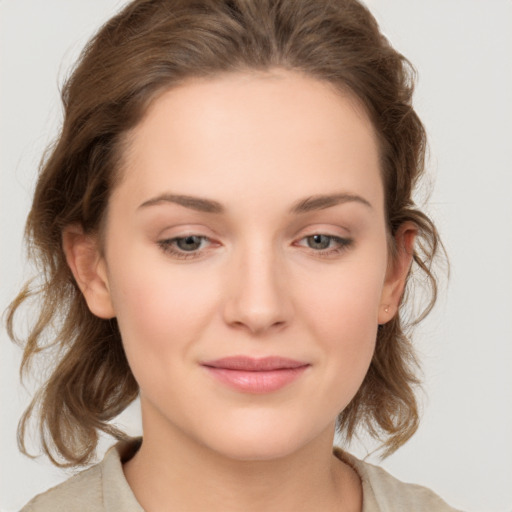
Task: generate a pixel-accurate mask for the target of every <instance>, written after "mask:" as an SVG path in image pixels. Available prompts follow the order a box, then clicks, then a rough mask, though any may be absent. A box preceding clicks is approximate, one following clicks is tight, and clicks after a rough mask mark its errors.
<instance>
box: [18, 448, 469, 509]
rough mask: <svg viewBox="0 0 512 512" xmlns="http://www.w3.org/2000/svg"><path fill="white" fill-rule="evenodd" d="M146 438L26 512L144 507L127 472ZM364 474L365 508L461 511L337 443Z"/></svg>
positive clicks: (112, 452) (29, 506)
mask: <svg viewBox="0 0 512 512" xmlns="http://www.w3.org/2000/svg"><path fill="white" fill-rule="evenodd" d="M140 443H141V440H140V439H136V440H133V441H130V442H121V443H118V444H116V445H115V446H113V447H112V448H110V450H109V451H108V452H107V453H106V455H105V458H104V459H103V461H102V462H100V463H99V464H96V465H95V466H92V467H90V468H89V469H86V470H85V471H82V472H81V473H78V474H77V475H75V476H73V477H71V478H70V479H69V480H67V481H65V482H63V483H62V484H60V485H57V486H56V487H53V488H52V489H50V490H48V491H46V492H44V493H43V494H39V495H38V496H36V497H35V498H34V499H32V500H31V501H30V502H29V503H27V505H25V507H23V509H22V510H21V512H83V511H87V512H144V509H143V508H142V507H141V506H140V504H139V503H138V502H137V499H136V498H135V496H134V494H133V492H132V490H131V489H130V486H129V485H128V482H127V481H126V479H125V477H124V473H123V466H122V464H123V462H126V461H127V460H129V459H130V458H131V457H132V456H133V455H134V454H135V452H136V451H137V450H138V448H139V446H140ZM334 453H335V454H336V456H337V457H338V458H340V459H341V460H342V461H344V462H346V463H347V464H349V465H350V466H351V467H352V468H353V469H354V470H355V471H356V472H357V473H358V475H359V477H360V478H361V482H362V486H363V510H362V512H457V510H456V509H454V508H452V507H450V506H448V505H447V504H446V503H445V502H444V501H443V500H442V499H441V498H440V497H439V496H437V494H435V493H434V492H432V491H431V490H430V489H427V488H426V487H422V486H420V485H415V484H406V483H404V482H401V481H400V480H397V479H396V478H395V477H393V476H391V475H390V474H389V473H388V472H386V471H385V470H383V469H382V468H380V467H378V466H374V465H372V464H368V463H366V462H363V461H361V460H359V459H357V458H355V457H353V456H352V455H350V454H348V453H346V452H343V451H341V450H339V449H335V450H334ZM459 512H460V511H459Z"/></svg>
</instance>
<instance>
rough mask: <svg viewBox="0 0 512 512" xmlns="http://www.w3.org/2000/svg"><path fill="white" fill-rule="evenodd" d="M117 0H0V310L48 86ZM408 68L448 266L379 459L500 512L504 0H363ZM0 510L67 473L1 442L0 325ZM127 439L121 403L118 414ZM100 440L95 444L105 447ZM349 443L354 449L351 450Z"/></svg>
mask: <svg viewBox="0 0 512 512" xmlns="http://www.w3.org/2000/svg"><path fill="white" fill-rule="evenodd" d="M123 3H124V2H123V1H121V0H72V1H70V0H45V1H44V2H42V1H40V0H2V1H1V3H0V44H1V53H0V58H1V67H0V73H1V75H0V79H1V82H0V87H1V89H0V93H1V94H0V109H1V110H0V141H1V147H0V151H1V153H0V169H1V172H0V180H1V181H0V236H1V242H0V271H1V274H0V293H1V295H0V308H1V309H2V310H3V309H4V308H5V307H6V305H7V303H8V301H9V300H10V299H12V298H13V296H14V294H15V292H16V291H17V289H18V287H19V286H20V285H21V283H22V282H23V280H24V278H25V277H26V275H27V271H28V268H27V265H26V263H24V260H23V250H22V241H21V236H22V229H23V224H24V219H25V216H26V214H27V211H28V208H29V203H30V198H31V192H32V188H33V184H34V176H35V173H36V168H37V164H38V161H39V159H40V157H41V154H42V151H43V149H44V147H45V146H46V145H47V144H48V143H49V142H50V141H51V140H52V138H53V136H54V135H55V133H56V130H57V127H58V125H59V122H60V103H59V95H58V84H59V83H61V82H62V79H63V78H64V76H65V75H66V73H67V71H68V69H69V66H70V64H71V63H72V62H73V61H74V59H75V58H76V56H77V55H78V52H79V51H80V49H81V48H82V46H83V44H84V43H85V41H86V40H87V39H88V38H89V37H90V35H91V34H92V33H93V32H94V31H95V29H96V28H97V27H98V26H99V25H100V23H102V22H103V21H105V20H106V19H107V18H108V17H109V16H111V15H112V14H113V13H114V12H115V11H116V10H117V9H118V8H119V7H120V6H121V5H122V4H123ZM367 3H368V5H369V6H370V7H371V8H372V10H373V11H374V13H375V15H376V16H377V18H378V20H379V21H380V23H381V26H382V28H383V30H384V32H385V33H386V34H387V35H388V37H389V38H390V39H391V41H392V43H393V44H394V45H395V47H397V48H398V49H399V50H400V51H402V52H403V53H404V54H405V55H406V56H407V57H408V58H409V59H410V60H411V61H412V62H413V63H414V64H415V66H416V68H417V69H418V71H419V85H418V89H417V95H416V107H417V110H418V112H419V114H420V116H421V117H422V118H423V120H424V122H425V124H426V127H427V130H428V133H429V135H430V144H431V161H430V164H429V167H430V169H431V172H432V175H433V176H434V177H435V180H436V181H435V189H434V193H433V195H432V197H431V200H430V207H429V212H430V214H431V215H432V216H433V217H434V219H435V220H436V222H437V223H438V225H439V228H440V231H441V234H442V236H443V238H444V241H445V243H446V246H447V249H448V252H449V254H450V259H451V264H452V276H451V280H450V284H449V287H448V288H447V289H444V290H442V292H441V296H440V300H439V305H438V307H437V309H436V310H435V312H434V313H433V314H432V316H431V317H430V318H429V319H428V321H426V322H425V324H424V325H423V327H422V328H421V330H420V331H419V332H418V336H417V338H416V339H417V345H418V349H419V352H420V354H421V357H422V361H423V367H424V373H425V389H426V395H427V398H426V399H425V400H424V413H423V422H422V426H421V427H420V430H419V432H418V433H417V435H416V436H415V437H414V438H413V439H412V440H411V441H410V442H409V443H408V444H407V445H406V446H404V447H403V448H402V449H401V450H400V451H399V452H398V453H397V454H395V455H393V456H392V457H391V458H389V459H387V460H386V461H385V462H384V463H383V466H384V467H386V468H388V470H389V471H391V472H392V473H393V474H395V475H396V476H397V477H399V478H401V479H402V480H406V481H413V482H419V483H422V484H424V485H427V486H429V487H432V488H433V489H435V490H436V491H437V492H438V493H439V494H440V495H442V496H443V497H444V498H445V499H446V500H447V501H448V502H449V503H451V504H453V505H454V506H456V507H459V508H461V509H464V510H467V511H470V512H471V511H472V512H476V511H482V512H494V511H503V512H505V511H509V512H510V511H511V510H512V404H511V399H512V320H511V318H512V229H511V228H512V222H511V221H512V200H511V197H512V151H511V149H510V148H511V139H512V65H511V56H512V55H511V50H510V49H511V48H512V35H511V34H512V30H511V26H512V25H511V22H512V2H511V1H510V0H486V1H484V0H430V1H425V0H368V2H367ZM0 336H1V339H0V347H1V357H0V365H1V366H0V372H1V373H0V378H1V381H0V390H1V409H0V410H1V412H0V428H1V436H0V440H1V441H0V442H1V448H0V450H1V451H0V456H1V464H0V471H1V472H0V508H1V510H2V511H4V512H5V511H14V510H17V509H18V508H19V507H20V506H21V505H23V504H24V503H25V502H26V501H27V500H28V499H29V498H30V497H32V496H33V495H34V494H35V493H37V492H41V491H42V490H44V489H46V488H47V487H49V486H51V485H54V484H56V483H57V482H59V481H60V480H63V479H64V478H66V477H67V474H66V473H64V472H62V471H60V470H58V469H55V468H53V467H51V465H50V464H49V463H47V462H46V461H45V460H43V459H38V460H35V461H32V460H30V459H27V458H26V457H24V456H21V455H20V454H18V452H17V448H16V440H15V428H16V423H17V418H18V417H19V416H20V414H21V412H22V410H23V408H24V407H25V406H26V404H27V400H28V393H27V392H26V391H25V390H24V389H23V388H22V387H21V386H20V385H19V383H18V380H17V379H18V378H17V367H18V365H19V360H20V352H19V350H18V349H17V348H16V347H14V346H13V345H12V344H11V343H10V342H9V341H8V339H7V336H6V333H5V330H4V329H3V328H2V330H1V331H0ZM123 422H124V423H125V424H126V425H127V426H128V428H129V429H130V432H132V433H136V432H137V429H138V428H139V427H138V418H137V411H136V408H135V409H132V410H131V411H129V412H128V413H127V414H125V415H124V416H123ZM105 444H106V443H104V445H105ZM355 450H356V453H358V454H360V455H361V454H364V451H363V450H362V449H361V448H358V447H355Z"/></svg>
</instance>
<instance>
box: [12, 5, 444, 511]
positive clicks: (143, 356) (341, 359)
mask: <svg viewBox="0 0 512 512" xmlns="http://www.w3.org/2000/svg"><path fill="white" fill-rule="evenodd" d="M411 95H412V85H411V80H410V70H409V67H408V64H407V62H406V61H405V59H404V58H403V57H402V56H401V55H399V54H398V53H397V52H396V51H394V50H393V49H392V48H391V47H390V46H389V44H388V42H387V41H386V40H385V39H384V38H383V36H382V35H381V34H380V33H379V31H378V27H377V24H376V22H375V21H374V19H373V18H372V16H371V15H370V13H369V12H368V11H367V10H366V9H365V8H364V7H363V6H361V5H360V4H359V3H357V2H354V1H342V2H330V1H325V2H324V1H319V2H314V3H311V2H308V1H239V2H220V1H207V0H204V1H202V2H189V1H187V2H185V1H157V2H155V1H147V0H146V1H141V0H139V1H135V2H133V3H131V4H130V5H128V6H127V7H126V8H125V9H124V10H123V11H122V12H121V13H120V14H119V15H118V16H116V17H115V18H113V19H112V20H111V21H110V22H109V23H107V25H105V26H104V27H103V28H102V29H101V30H100V32H99V33H98V35H97V36H96V37H95V39H94V40H93V41H92V42H91V44H90V45H88V47H87V49H86V51H85V52H84V54H83V56H82V59H81V61H80V63H79V65H78V67H77V68H76V70H75V72H74V74H73V75H72V77H71V79H70V80H69V82H68V83H67V85H66V87H65V89H64V103H65V107H66V113H65V120H64V126H63V129H62V133H61V136H60V139H59V141H58V143H57V144H56V146H55V148H54V149H53V152H52V154H51V155H50V156H49V158H48V159H47V161H46V163H45V164H44V166H43V169H42V172H41V175H40V178H39V182H38V186H37V189H36V193H35V197H34V203H33V208H32V211H31V213H30V216H29V220H28V230H27V234H28V236H29V239H30V240H31V243H32V244H33V246H34V247H35V249H36V251H37V253H36V257H37V258H38V259H39V262H40V263H41V264H42V266H43V268H44V275H45V279H46V281H45V282H44V283H43V286H42V288H41V300H42V301H41V314H40V317H39V319H38V321H37V323H36V324H35V325H34V327H33V330H32V331H31V334H30V337H29V338H28V340H27V342H26V345H25V353H24V356H25V357H24V363H23V364H24V367H28V365H29V364H30V361H31V360H32V357H33V356H34V355H35V354H36V353H37V352H39V351H40V350H41V349H42V348H43V347H42V338H43V336H42V335H43V334H44V330H45V329H46V328H48V327H49V326H50V325H52V326H53V325H56V324H57V325H59V330H58V333H57V336H56V340H55V343H56V344H58V345H59V346H60V347H61V348H62V352H61V353H60V359H59V360H58V362H57V365H56V367H55V369H54V370H53V373H52V374H51V376H50V378H49V380H48V382H47V383H46V385H45V387H44V388H43V389H42V390H41V392H40V393H39V394H38V395H37V396H36V399H35V401H34V402H33V405H32V407H31V408H30V409H29V410H28V411H27V413H26V415H25V417H24V419H23V421H22V424H21V430H20V437H21V439H23V438H24V436H25V427H26V425H27V420H28V419H29V417H30V416H31V414H32V413H33V412H34V411H36V410H37V411H38V414H39V415H40V419H39V421H40V428H41V435H42V441H43V448H44V450H45V452H46V453H47V455H48V456H49V457H50V458H51V459H52V460H53V461H54V462H55V463H56V464H60V465H75V466H76V465H82V464H86V463H87V462H88V461H89V460H90V459H91V458H92V456H93V455H94V451H95V448H96V443H97V436H98V432H99V431H104V432H107V433H110V434H112V435H114V436H115V437H117V438H118V439H119V440H120V441H121V442H120V443H119V444H118V445H116V447H115V448H113V449H112V450H111V451H110V452H109V453H108V454H107V456H106V458H105V460H104V461H103V462H102V463H101V464H100V465H97V466H93V468H91V469H89V470H87V471H85V472H83V473H81V474H80V475H78V476H77V477H75V478H73V479H71V480H70V481H68V482H66V483H64V484H63V485H62V486H59V487H57V488H55V489H53V490H51V491H49V492H48V493H45V494H43V495H41V496H39V497H36V498H35V499H34V500H33V501H32V502H31V503H30V504H29V505H27V508H26V509H27V510H46V509H52V510H55V509H57V510H58V509H59V508H58V507H61V508H62V509H66V510H81V509H84V508H86V509H87V510H107V509H109V508H113V509H119V510H141V509H144V510H146V511H151V510H161V509H169V510H215V509H219V510H344V511H345V510H347V511H348V510H364V511H371V510H400V509H403V510H452V509H450V508H449V507H448V506H447V505H445V504H444V503H443V502H442V501H441V499H440V498H438V497H437V496H436V495H435V494H434V493H432V492H431V491H428V490H426V489H424V488H419V487H417V486H409V485H406V484H402V483H400V482H398V481H397V480H395V479H393V478H392V477H391V476H389V475H388V474H387V473H385V472H384V471H382V470H380V469H379V468H375V467H373V466H370V465H368V464H365V463H363V462H361V461H358V460H357V459H355V458H354V457H352V456H350V455H349V454H347V453H345V452H342V451H341V450H337V451H336V452H335V453H334V454H333V453H332V443H333V436H334V432H335V427H336V426H337V428H338V429H339V431H340V432H341V433H342V434H343V435H344V436H345V438H346V439H347V440H350V439H351V438H352V437H353V435H354V434H355V433H356V432H357V431H359V430H360V429H363V428H366V429H367V431H368V432H369V433H370V434H371V435H372V436H374V437H376V438H378V439H380V440H381V441H382V443H383V449H384V453H385V454H389V453H392V452H393V451H394V450H396V449H397V448H398V447H399V446H401V445H402V444H403V443H404V442H406V441H407V439H409V438H410V436H411V435H412V434H413V433H414V431H415V430H416V428H417V423H418V413H417V405H416V401H415V398H414V387H415V385H416V384H417V379H416V376H415V371H414V370H415V360H414V354H413V351H412V348H411V345H410V342H409V340H408V338H407V337H406V336H405V333H404V327H403V324H404V318H403V314H401V307H402V306H403V302H404V301H403V300H402V298H403V296H404V295H403V293H404V289H405V287H406V284H407V282H408V278H409V275H410V271H411V270H410V269H411V264H413V265H414V266H415V267H416V268H417V269H418V270H419V271H422V272H424V273H425V274H426V276H427V277H428V279H429V280H430V282H431V284H432V287H433V299H432V301H433V300H434V299H435V280H434V278H433V276H432V274H431V273H430V270H429V268H430V263H431V261H432V259H433V257H434V255H435V253H436V249H437V246H438V243H439V241H438V236H437V232H436V230H435V227H434V225H433V224H432V223H431V221H430V220H429V219H428V218H427V217H426V216H425V215H424V214H423V213H422V212H420V211H419V210H418V209H417V208H416V207H415V205H414V203H413V201H412V198H411V195H412V191H413V188H414V184H415V183H416V181H417V179H418V178H419V177H420V176H421V173H422V170H423V159H424V147H425V134H424V130H423V127H422V125H421V122H420V121H419V119H418V117H417V116H416V114H415V112H414V110H413V109H412V106H411ZM30 293H32V292H31V291H30V290H29V289H28V288H27V289H26V290H24V291H23V292H22V293H21V294H20V296H19V297H18V298H17V299H16V301H15V302H14V303H13V306H12V308H11V315H10V322H11V327H12V321H13V318H14V313H15V311H16V309H17V308H18V307H19V306H20V304H21V303H22V302H23V301H24V300H25V298H27V297H28V295H29V294H30ZM429 307H430V306H429ZM427 311H428V308H427ZM139 394H140V400H141V408H142V421H143V432H144V435H143V441H141V440H127V439H124V436H123V434H122V433H121V432H119V431H118V430H116V429H115V428H114V427H113V426H112V425H111V424H110V423H109V421H110V420H111V419H113V418H115V417H116V416H117V414H119V412H121V411H122V410H123V409H124V408H125V407H126V406H127V405H128V404H129V403H130V402H132V401H133V400H134V399H135V397H136V396H137V395H139ZM36 406H37V407H38V409H36V408H35V407H36ZM116 507H117V508H116Z"/></svg>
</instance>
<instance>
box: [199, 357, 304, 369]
mask: <svg viewBox="0 0 512 512" xmlns="http://www.w3.org/2000/svg"><path fill="white" fill-rule="evenodd" d="M202 365H203V366H206V367H209V368H217V369H224V370H234V371H244V372H271V371H276V370H291V369H295V368H302V367H306V366H309V363H306V362H304V361H297V360H295V359H290V358H287V357H281V356H268V357H248V356H230V357H223V358H221V359H215V360H212V361H205V362H203V363H202Z"/></svg>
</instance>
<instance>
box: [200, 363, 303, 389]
mask: <svg viewBox="0 0 512 512" xmlns="http://www.w3.org/2000/svg"><path fill="white" fill-rule="evenodd" d="M204 368H206V369H207V370H208V372H209V373H210V374H211V375H213V376H214V377H215V378H216V379H218V380H219V381H221V382H222V383H224V384H227V385H228V386H229V387H231V388H234V389H236V390H238V391H242V392H245V393H272V392H273V391H278V390H279V389H281V388H284V387H285V386H287V385H288V384H291V383H292V382H294V381H296V380H297V379H298V378H299V377H300V376H301V375H302V374H303V373H304V371H305V370H306V368H308V365H305V366H299V367H297V368H282V369H279V370H268V371H245V370H228V369H226V368H214V367H211V366H205V367H204Z"/></svg>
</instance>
